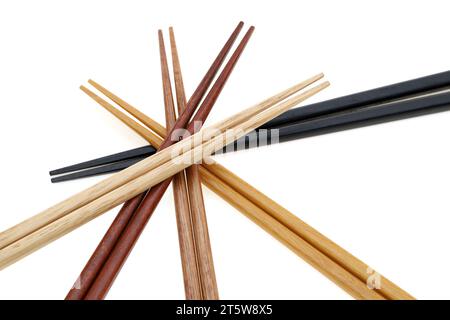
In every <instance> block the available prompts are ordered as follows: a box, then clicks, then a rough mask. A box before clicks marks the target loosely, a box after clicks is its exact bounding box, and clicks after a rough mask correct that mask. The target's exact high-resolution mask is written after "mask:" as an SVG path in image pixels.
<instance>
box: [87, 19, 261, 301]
mask: <svg viewBox="0 0 450 320" xmlns="http://www.w3.org/2000/svg"><path fill="white" fill-rule="evenodd" d="M253 30H254V27H253V26H252V27H250V28H249V29H248V31H247V32H246V34H245V35H244V37H243V38H242V40H241V42H240V43H239V45H238V46H237V48H236V50H235V51H234V52H233V54H232V56H231V57H230V59H229V60H228V62H227V64H226V65H225V67H224V68H223V70H222V72H221V73H220V75H219V77H218V79H217V81H216V82H215V83H214V85H213V86H212V88H211V89H210V91H209V93H208V94H207V96H206V97H205V99H204V101H203V102H202V104H201V106H200V107H199V109H198V111H197V112H196V114H195V115H194V116H193V118H192V119H191V122H190V123H189V125H188V126H187V131H188V132H190V133H191V134H192V133H194V128H195V126H196V124H197V123H203V122H204V121H205V120H206V118H207V117H208V115H209V113H210V111H211V109H212V107H213V105H214V103H215V102H216V101H217V98H218V97H219V95H220V93H221V92H222V89H223V87H224V86H225V83H226V81H227V80H228V78H229V77H230V75H231V72H232V71H233V69H234V67H235V65H236V63H237V61H238V60H239V58H240V56H241V54H242V52H243V51H244V49H245V47H246V45H247V43H248V41H249V40H250V37H251V35H252V34H253ZM165 98H166V97H165ZM169 103H170V102H169ZM183 113H184V112H183ZM243 125H244V124H243ZM171 132H174V133H175V131H174V130H171ZM177 140H178V139H177ZM177 140H174V137H173V136H172V134H169V135H168V136H167V137H166V139H165V140H164V142H163V144H162V145H163V146H164V145H170V144H173V143H174V142H175V141H177ZM213 140H214V139H213ZM217 142H218V143H220V142H219V141H217ZM181 144H182V143H181ZM209 145H211V142H208V143H206V144H205V146H209ZM210 148H211V150H212V149H213V148H215V147H214V146H212V145H211V147H210ZM201 149H202V146H200V147H199V148H198V149H197V150H199V151H198V152H197V153H195V152H193V153H192V155H194V158H193V159H192V161H195V160H194V159H195V157H196V156H197V157H199V158H198V161H200V160H201V159H202V158H203V154H204V153H203V150H201ZM208 149H209V148H208V147H207V148H206V152H208ZM193 151H194V150H193ZM209 154H210V153H209ZM180 159H183V156H181V157H180ZM181 161H184V162H185V163H184V164H183V165H184V168H186V167H188V166H189V165H190V164H192V163H193V162H190V163H189V165H188V164H187V163H186V162H188V161H190V160H188V159H187V158H185V160H181ZM169 167H170V165H169ZM173 167H177V166H176V165H174V166H173ZM184 168H183V169H184ZM171 177H172V175H170V176H168V177H167V178H168V179H167V180H161V181H159V183H158V184H157V185H156V186H154V188H152V190H151V191H150V192H148V193H147V195H146V196H145V198H144V200H142V203H141V205H140V206H139V208H138V210H137V211H136V212H135V214H134V216H133V217H132V219H131V220H130V222H129V223H128V225H127V227H126V229H125V230H124V231H123V233H122V234H121V235H117V239H118V240H117V244H116V246H115V247H114V249H113V250H112V251H111V253H110V255H109V257H108V259H107V260H106V261H105V264H104V266H103V268H102V270H100V272H99V274H98V275H97V278H96V279H95V281H94V282H93V283H92V285H91V287H90V289H89V291H88V292H87V294H86V297H85V299H95V300H98V299H103V298H104V297H105V296H106V294H107V293H108V291H109V289H110V287H111V286H112V284H113V282H114V280H115V279H116V277H117V275H118V273H119V272H120V269H121V267H122V265H123V264H124V263H125V261H126V259H127V257H128V256H129V254H130V252H131V250H132V249H133V247H134V244H135V243H136V241H137V240H138V238H139V236H140V234H141V233H142V231H143V229H144V228H145V226H146V224H147V222H148V220H149V219H150V217H151V216H152V214H153V212H154V210H155V209H156V207H157V206H158V203H159V201H160V200H161V198H162V196H163V195H164V193H165V191H166V190H167V188H168V187H169V185H170V183H171V181H172V179H171ZM194 237H195V234H194ZM194 239H195V238H194ZM200 275H201V274H200ZM200 279H201V278H200ZM202 292H203V291H202Z"/></svg>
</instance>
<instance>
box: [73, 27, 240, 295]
mask: <svg viewBox="0 0 450 320" xmlns="http://www.w3.org/2000/svg"><path fill="white" fill-rule="evenodd" d="M242 27H243V22H239V24H238V25H237V27H236V28H235V30H234V31H233V33H232V34H231V36H230V37H229V39H228V40H227V42H226V43H225V45H224V47H223V48H222V50H221V51H220V52H219V54H218V56H217V57H216V59H215V60H214V62H213V64H212V65H211V67H210V68H209V70H208V71H207V73H206V74H205V76H204V77H203V79H202V80H201V81H200V83H199V85H198V87H197V89H196V90H195V92H194V93H193V95H192V96H191V98H190V99H189V101H188V103H187V107H186V110H185V111H184V112H183V113H181V114H180V116H179V117H178V119H177V121H176V123H175V125H174V127H173V130H176V129H179V128H184V127H185V126H186V124H187V123H188V121H189V119H190V118H191V117H192V114H193V113H194V111H195V110H196V108H197V106H198V105H199V104H200V101H201V99H202V98H203V96H204V95H205V93H206V91H207V90H208V87H209V86H210V84H211V83H212V81H213V79H214V77H215V75H216V74H217V72H218V71H219V69H220V66H221V65H222V63H223V61H224V60H225V57H226V56H227V54H228V52H229V51H230V49H231V47H232V46H233V43H234V41H235V40H236V38H237V36H238V34H239V32H240V31H241V29H242ZM167 137H170V132H169V134H168V135H167ZM169 143H170V139H166V141H164V142H163V143H162V144H161V146H160V148H159V149H163V148H165V147H167V145H168V144H169ZM136 198H137V197H136ZM136 198H134V199H132V200H129V201H133V202H134V203H136V202H137V201H138V200H137V199H136ZM124 206H127V207H132V206H131V205H130V203H128V202H126V203H125V205H124ZM125 213H129V212H128V210H125V209H123V210H120V212H119V217H117V218H116V220H118V221H126V223H123V224H121V225H118V224H115V226H114V227H113V226H111V228H110V229H108V231H107V233H106V234H105V236H104V238H103V239H102V241H101V242H100V244H99V246H98V247H97V249H96V250H95V251H94V253H93V255H92V256H91V258H90V259H89V261H88V262H87V264H86V266H85V267H84V269H83V271H82V272H81V274H80V276H79V277H78V279H77V280H76V282H75V284H74V286H73V288H72V289H71V290H70V291H69V293H68V295H67V296H66V299H67V300H80V299H84V298H85V296H86V293H87V292H88V290H89V288H90V287H91V285H92V283H93V282H94V280H95V277H96V276H97V275H98V273H99V272H100V270H101V268H102V267H103V265H104V263H105V262H106V260H107V258H108V256H109V255H110V253H111V251H112V250H113V248H114V245H115V244H116V242H117V239H118V238H119V236H120V234H121V233H122V232H123V230H124V228H125V226H126V225H127V223H128V221H129V219H128V220H127V219H126V218H127V216H128V215H125ZM122 216H123V217H122ZM128 217H130V216H128ZM116 220H115V221H116ZM113 223H114V222H113Z"/></svg>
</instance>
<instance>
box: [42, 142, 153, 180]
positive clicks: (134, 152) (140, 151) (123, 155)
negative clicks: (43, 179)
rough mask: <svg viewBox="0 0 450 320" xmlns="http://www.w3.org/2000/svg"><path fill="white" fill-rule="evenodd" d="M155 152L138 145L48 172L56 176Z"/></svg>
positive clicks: (151, 148) (147, 147) (148, 147)
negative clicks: (137, 146)
mask: <svg viewBox="0 0 450 320" xmlns="http://www.w3.org/2000/svg"><path fill="white" fill-rule="evenodd" d="M155 152H156V150H155V148H153V147H152V146H144V147H139V148H135V149H130V150H127V151H122V152H119V153H115V154H112V155H109V156H105V157H101V158H97V159H93V160H89V161H85V162H81V163H77V164H74V165H71V166H67V167H63V168H59V169H56V170H52V171H50V172H49V173H50V175H51V176H56V175H59V174H63V173H68V172H73V171H78V170H83V169H88V168H92V167H96V166H102V165H105V164H108V163H114V162H118V161H122V160H127V159H131V158H136V157H143V156H145V157H148V156H151V155H152V154H154V153H155Z"/></svg>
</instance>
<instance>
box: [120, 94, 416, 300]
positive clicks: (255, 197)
mask: <svg viewBox="0 0 450 320" xmlns="http://www.w3.org/2000/svg"><path fill="white" fill-rule="evenodd" d="M280 96H283V94H280ZM124 109H126V108H124ZM150 129H151V128H150ZM200 174H201V176H202V182H203V184H205V185H207V186H208V187H209V188H210V189H212V190H213V191H214V192H216V193H217V194H218V195H219V196H221V197H222V198H224V199H225V200H226V201H228V202H230V203H231V204H232V205H233V206H234V207H236V208H237V209H238V210H239V211H241V212H242V213H244V214H245V215H246V216H249V217H250V218H251V217H253V216H255V218H251V220H255V219H258V218H257V217H258V216H260V215H269V216H271V217H272V218H274V219H276V220H277V221H279V222H281V223H282V224H283V225H285V226H286V227H287V228H288V229H289V230H291V231H292V232H294V233H295V234H297V235H298V236H300V237H301V238H302V239H304V240H305V241H306V242H308V243H309V244H310V245H312V246H314V247H315V248H316V249H318V250H319V251H320V252H322V253H323V254H325V255H327V256H328V257H330V259H332V260H333V261H334V262H337V263H338V264H339V265H342V266H343V267H344V268H345V269H346V270H348V271H349V272H350V273H352V274H353V275H354V276H356V277H357V278H359V279H360V280H361V281H362V282H363V283H366V282H367V280H368V274H367V270H368V267H369V266H368V265H367V264H365V263H364V262H362V261H361V260H359V259H357V258H356V257H354V256H353V255H351V254H350V253H349V252H347V251H346V250H344V249H343V248H341V247H340V246H338V245H337V244H335V243H334V242H333V241H331V240H330V239H328V238H327V237H325V236H324V235H323V234H321V233H320V232H318V231H317V230H315V229H314V228H312V227H311V226H309V225H308V224H307V223H305V222H304V221H302V220H301V219H299V218H298V217H297V216H295V215H294V214H292V213H291V212H289V211H288V210H287V209H285V208H284V207H282V206H281V205H279V204H278V203H276V202H275V201H273V200H272V199H270V198H269V197H267V196H266V195H264V194H263V193H261V192H260V191H259V190H257V189H256V188H254V187H253V186H251V185H250V184H248V183H247V182H245V181H244V180H242V179H241V178H239V177H238V176H237V175H235V174H234V173H232V172H231V171H229V170H227V169H226V168H225V167H223V166H221V165H220V164H218V163H214V164H211V165H201V166H200ZM224 184H225V185H224ZM233 190H234V191H233ZM230 195H234V196H230ZM242 196H243V197H244V199H242ZM238 199H241V201H238ZM260 209H262V210H263V211H264V212H261V211H260ZM259 220H260V221H262V220H264V219H263V217H261V218H259ZM255 222H256V221H255ZM258 225H260V226H261V227H262V228H263V229H264V230H266V231H267V232H269V233H270V234H273V232H272V231H271V229H270V227H267V226H265V225H263V224H258ZM276 238H277V239H278V237H276ZM280 241H282V242H283V243H285V244H286V242H285V240H280ZM286 245H287V244H286ZM287 246H288V245H287ZM288 247H289V248H291V247H290V246H288ZM292 250H293V251H294V252H301V251H299V250H294V249H292ZM380 277H381V288H379V289H375V290H376V291H377V292H379V293H380V294H381V295H383V296H384V297H386V298H387V299H397V300H410V299H414V297H413V296H411V295H410V294H409V293H407V292H406V291H404V290H403V289H401V288H400V287H398V286H397V285H395V284H394V283H392V282H391V281H390V280H388V279H387V278H385V277H384V276H382V275H380ZM331 280H332V281H334V282H336V281H335V280H334V279H333V278H331ZM338 285H340V284H338ZM340 286H341V287H342V285H340ZM343 289H344V290H346V291H347V292H349V293H350V294H352V293H351V292H353V291H352V290H350V289H347V288H343Z"/></svg>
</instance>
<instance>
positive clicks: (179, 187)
mask: <svg viewBox="0 0 450 320" xmlns="http://www.w3.org/2000/svg"><path fill="white" fill-rule="evenodd" d="M158 40H159V51H160V58H161V76H162V84H163V94H164V110H165V116H166V127H167V128H168V130H171V129H172V127H173V125H174V124H175V121H176V114H175V107H174V102H173V95H172V88H171V87H172V85H171V82H170V76H169V67H168V64H167V56H166V50H165V46H164V39H163V35H162V32H161V30H159V31H158ZM136 118H137V117H136ZM155 132H156V131H155ZM185 171H186V170H184V171H181V172H180V173H178V174H177V175H175V176H174V177H173V181H172V185H173V196H174V202H175V212H176V218H177V229H178V240H179V245H180V256H181V265H182V269H183V279H184V290H185V296H186V299H187V300H201V299H203V293H202V285H201V275H200V270H199V262H198V260H197V250H196V244H195V240H194V234H193V226H192V218H191V207H190V204H189V198H190V196H189V195H188V186H187V184H186V176H185Z"/></svg>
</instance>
